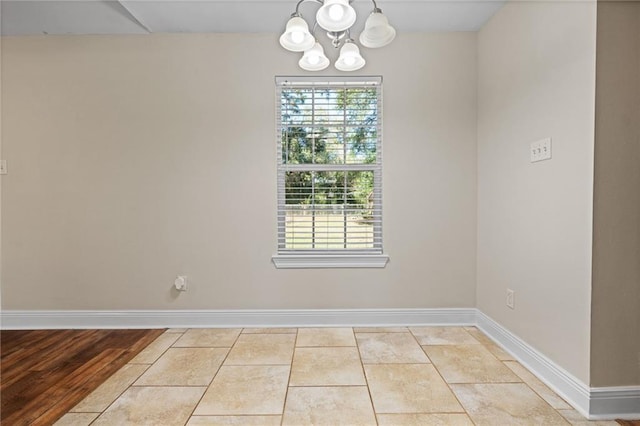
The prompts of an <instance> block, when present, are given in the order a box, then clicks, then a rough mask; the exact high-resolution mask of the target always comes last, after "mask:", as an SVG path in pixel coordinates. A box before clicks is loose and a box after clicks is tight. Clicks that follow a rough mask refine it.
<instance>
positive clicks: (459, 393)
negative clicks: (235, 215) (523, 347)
mask: <svg viewBox="0 0 640 426" xmlns="http://www.w3.org/2000/svg"><path fill="white" fill-rule="evenodd" d="M56 425H58V426H64V425H117V426H121V425H150V426H161V425H180V426H184V425H188V426H193V425H260V426H262V425H265V426H266V425H330V426H338V425H349V426H355V425H395V426H405V425H406V426H408V425H491V426H495V425H536V426H537V425H545V426H547V425H580V426H586V425H593V426H601V425H612V426H613V425H617V423H615V422H588V421H586V420H585V419H584V418H582V417H581V416H580V414H578V413H577V412H576V411H575V410H573V409H572V407H571V406H570V405H568V404H567V403H566V402H565V401H563V400H562V398H560V397H559V396H557V395H556V394H555V393H554V392H553V391H551V390H550V389H549V388H548V387H547V386H545V385H544V384H543V383H542V382H541V381H540V380H538V379H537V378H536V377H535V376H534V375H533V374H531V373H530V372H529V371H527V370H526V369H525V368H524V367H523V366H522V365H520V364H519V363H518V362H517V361H515V360H514V359H513V358H512V357H511V356H510V355H509V354H508V353H506V352H505V351H504V350H502V349H501V348H499V347H498V346H497V345H495V344H494V343H493V342H492V341H491V340H490V339H489V338H488V337H487V336H485V335H484V334H482V332H481V331H479V330H478V329H476V328H474V327H391V328H348V327H342V328H282V329H275V328H271V329H255V328H251V329H249V328H245V329H241V328H237V329H189V330H185V329H170V330H167V332H166V333H164V334H163V335H162V336H160V337H158V339H156V341H154V342H153V343H151V344H150V345H149V346H148V347H147V348H146V349H144V350H143V351H142V352H141V353H140V354H138V355H137V356H136V357H135V358H134V359H133V360H132V361H131V362H130V363H129V364H127V365H126V366H124V367H123V368H122V369H120V370H119V371H118V372H117V373H115V374H114V375H113V376H111V377H110V378H109V379H108V380H107V381H106V382H105V383H104V384H102V385H101V386H100V387H99V388H98V389H96V390H95V391H94V392H93V393H91V394H90V395H89V396H87V397H86V398H85V399H84V400H83V401H82V402H80V403H79V404H78V405H77V406H76V407H74V408H73V409H72V410H71V411H70V412H69V413H67V414H65V415H64V417H62V419H60V421H58V422H57V423H56Z"/></svg>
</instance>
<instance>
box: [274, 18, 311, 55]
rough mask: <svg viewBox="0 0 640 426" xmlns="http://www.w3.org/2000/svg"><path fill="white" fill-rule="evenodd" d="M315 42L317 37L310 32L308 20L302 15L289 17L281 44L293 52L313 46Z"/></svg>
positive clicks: (281, 37)
mask: <svg viewBox="0 0 640 426" xmlns="http://www.w3.org/2000/svg"><path fill="white" fill-rule="evenodd" d="M315 42H316V40H315V38H313V36H312V35H311V33H309V26H308V25H307V21H305V20H304V19H302V18H301V17H300V16H293V17H292V18H291V19H289V22H287V27H286V29H285V30H284V33H283V34H282V35H281V36H280V45H281V46H282V47H284V48H285V49H287V50H290V51H291V52H304V51H305V50H307V49H310V48H311V47H313V45H314V44H315Z"/></svg>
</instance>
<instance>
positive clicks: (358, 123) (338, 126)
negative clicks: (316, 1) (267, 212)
mask: <svg viewBox="0 0 640 426" xmlns="http://www.w3.org/2000/svg"><path fill="white" fill-rule="evenodd" d="M381 83H382V79H381V78H379V77H374V78H364V77H358V78H355V79H354V78H340V79H337V78H336V79H326V77H325V79H323V81H317V79H312V78H304V77H300V78H296V77H293V78H292V77H279V78H277V79H276V87H277V95H276V100H277V142H278V150H277V151H278V154H277V155H278V215H277V216H278V253H279V254H306V255H330V256H334V257H335V256H336V255H367V254H371V255H377V254H382V128H381V127H382V84H381ZM385 262H386V261H385ZM383 266H384V265H383Z"/></svg>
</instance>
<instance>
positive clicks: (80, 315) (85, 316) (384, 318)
mask: <svg viewBox="0 0 640 426" xmlns="http://www.w3.org/2000/svg"><path fill="white" fill-rule="evenodd" d="M0 320H1V324H2V325H1V328H2V329H6V330H11V329H13V330H20V329H22V330H35V329H63V328H71V329H83V328H84V329H89V328H196V327H199V328H203V327H212V328H213V327H327V326H394V325H396V326H397V325H475V322H476V309H475V308H460V309H273V310H271V309H265V310H195V311H194V310H171V311H3V312H2V313H1V314H0Z"/></svg>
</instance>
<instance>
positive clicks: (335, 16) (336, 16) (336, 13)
mask: <svg viewBox="0 0 640 426" xmlns="http://www.w3.org/2000/svg"><path fill="white" fill-rule="evenodd" d="M343 16H344V10H343V8H342V6H341V5H339V4H332V5H331V7H329V18H331V19H332V20H334V21H339V20H341V19H342V17H343Z"/></svg>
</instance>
